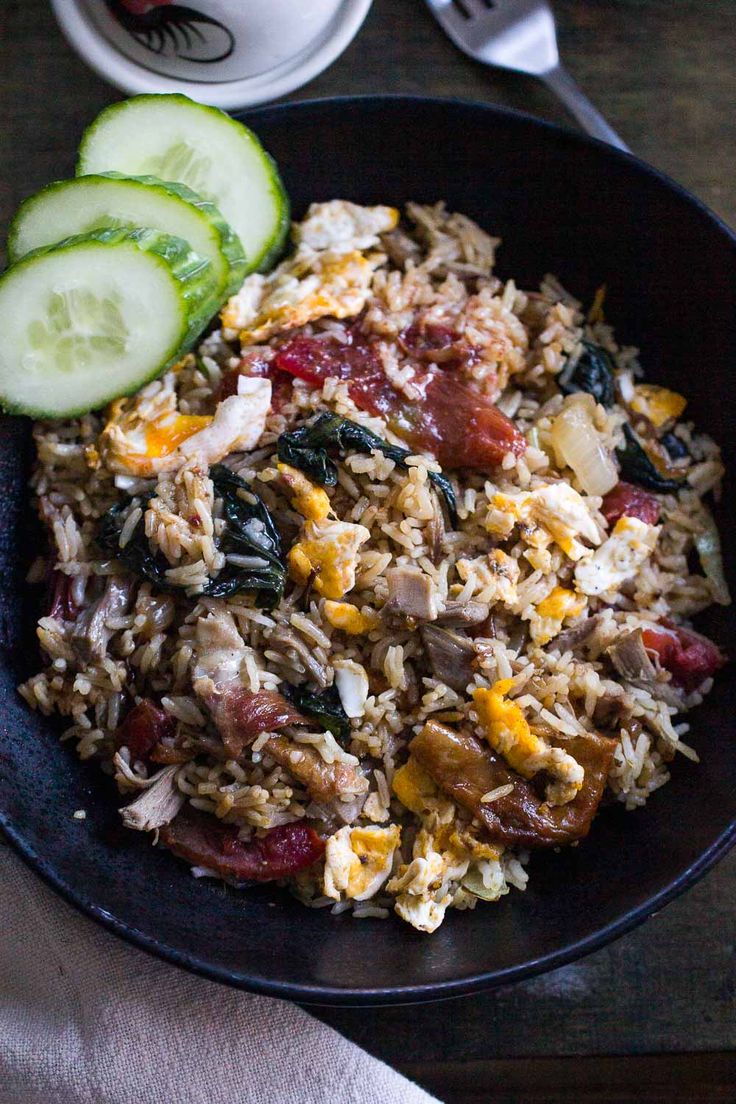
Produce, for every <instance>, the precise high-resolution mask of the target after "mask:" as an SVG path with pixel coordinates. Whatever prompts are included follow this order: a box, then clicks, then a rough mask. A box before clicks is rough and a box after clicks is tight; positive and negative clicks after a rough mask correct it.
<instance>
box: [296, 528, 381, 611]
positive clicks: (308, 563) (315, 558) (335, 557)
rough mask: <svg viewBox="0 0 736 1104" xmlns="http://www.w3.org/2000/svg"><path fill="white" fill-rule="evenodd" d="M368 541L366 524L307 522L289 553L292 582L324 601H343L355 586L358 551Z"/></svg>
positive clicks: (368, 534) (368, 535)
mask: <svg viewBox="0 0 736 1104" xmlns="http://www.w3.org/2000/svg"><path fill="white" fill-rule="evenodd" d="M369 538H370V533H369V532H368V530H367V529H366V527H365V525H355V524H354V523H353V522H349V521H331V520H329V519H327V518H325V519H324V520H322V521H307V522H306V523H305V525H304V529H303V531H302V537H301V540H299V541H298V542H297V543H296V544H295V545H294V546H293V548H292V549H291V551H290V552H289V557H288V558H289V570H290V572H291V577H292V579H294V580H295V582H297V583H300V584H301V585H302V586H305V585H306V584H307V583H308V582H309V580H310V579H311V578H312V576H313V575H314V576H315V579H314V586H315V589H316V590H317V592H318V593H319V594H321V595H323V597H325V598H332V599H337V598H342V597H343V595H345V594H347V592H348V591H349V590H352V589H353V587H354V586H355V572H356V570H357V566H358V551H359V549H360V547H361V545H363V544H365V542H366V541H367V540H368V539H369Z"/></svg>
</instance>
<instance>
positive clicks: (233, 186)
mask: <svg viewBox="0 0 736 1104" xmlns="http://www.w3.org/2000/svg"><path fill="white" fill-rule="evenodd" d="M110 170H115V171H116V172H122V173H125V174H126V175H127V174H130V175H134V176H144V175H151V176H157V177H159V179H161V180H174V181H178V182H179V183H181V184H187V185H188V186H189V187H190V188H193V189H194V191H195V192H198V193H199V194H200V195H202V196H204V197H205V198H206V199H209V200H210V201H211V202H212V203H214V204H216V205H217V207H219V209H220V211H222V213H223V215H224V216H225V218H226V219H227V221H228V222H229V223H230V225H231V226H232V228H233V230H234V231H235V233H236V234H237V235H238V237H239V238H240V240H241V242H242V243H243V248H244V249H245V253H246V256H247V258H248V265H249V271H254V270H255V269H259V270H265V269H266V268H268V267H269V266H270V265H271V264H272V262H273V260H274V259H275V257H276V256H277V255H278V253H279V251H280V250H281V248H282V246H283V243H284V239H285V237H286V234H287V231H288V229H289V202H288V199H287V197H286V192H285V191H284V188H283V185H282V183H281V180H280V179H279V174H278V171H277V169H276V165H275V164H274V162H273V161H272V160H271V158H270V157H269V156H268V154H267V153H266V151H265V150H264V149H263V147H262V146H261V144H260V142H259V141H258V139H257V138H256V136H255V134H253V133H252V132H251V131H250V130H248V128H247V127H244V126H243V125H242V123H238V122H236V120H235V119H231V118H230V116H229V115H226V114H225V113H224V112H223V111H219V110H218V109H217V108H215V107H205V106H204V105H203V104H198V103H195V102H194V100H190V99H189V98H188V97H187V96H182V95H180V94H179V93H173V94H171V95H155V94H152V95H142V96H133V97H132V98H131V99H129V100H123V101H122V102H121V103H114V104H111V105H110V106H109V107H106V108H105V110H104V111H103V112H101V114H100V115H98V117H97V119H96V120H95V122H94V123H92V125H91V126H90V127H88V129H87V130H86V131H85V133H84V135H83V137H82V144H81V146H80V148H79V161H78V163H77V176H86V175H88V174H89V173H102V172H109V171H110Z"/></svg>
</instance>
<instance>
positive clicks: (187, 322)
mask: <svg viewBox="0 0 736 1104" xmlns="http://www.w3.org/2000/svg"><path fill="white" fill-rule="evenodd" d="M215 287H216V284H215V276H214V273H213V271H212V265H211V264H210V263H209V261H206V260H205V259H204V258H203V257H200V256H198V254H196V253H194V252H193V251H192V250H191V249H190V247H189V243H188V242H185V241H183V240H182V239H181V238H174V237H172V236H171V235H170V234H162V233H159V232H158V231H156V230H126V229H117V230H97V231H94V232H93V233H91V234H83V235H81V236H79V237H76V238H69V239H67V241H64V242H60V243H59V244H58V245H55V246H50V247H47V248H43V249H36V250H35V251H34V252H33V253H29V254H28V256H26V257H24V258H23V260H22V261H19V262H18V264H16V265H14V266H13V267H12V268H10V269H8V271H7V272H6V273H5V274H4V275H3V276H2V277H0V404H1V405H2V406H3V407H4V408H5V409H6V410H7V411H9V412H10V413H13V414H31V415H32V416H33V417H36V418H68V417H72V416H74V415H77V414H84V413H86V412H87V411H88V410H94V409H95V408H96V407H99V406H102V405H103V404H104V403H106V402H109V401H110V399H114V398H117V397H118V396H120V395H128V394H130V393H131V392H133V391H136V390H137V389H138V388H139V387H140V386H141V385H142V384H144V383H146V382H147V381H148V380H150V379H153V377H154V376H157V375H159V373H160V372H162V371H164V370H165V369H166V368H168V367H169V366H170V365H171V364H173V363H174V362H175V361H176V360H177V359H178V358H179V357H180V356H181V354H182V353H183V352H184V351H186V350H187V349H188V348H190V347H191V345H192V344H193V343H194V341H196V339H197V337H198V336H199V334H200V333H201V332H202V330H203V329H204V327H205V326H206V325H207V321H208V319H209V317H210V314H211V310H212V302H213V295H214V292H215Z"/></svg>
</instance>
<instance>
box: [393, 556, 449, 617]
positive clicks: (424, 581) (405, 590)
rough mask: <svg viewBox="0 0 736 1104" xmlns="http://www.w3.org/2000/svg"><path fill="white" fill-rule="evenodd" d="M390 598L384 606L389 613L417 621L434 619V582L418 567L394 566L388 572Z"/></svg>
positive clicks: (435, 615)
mask: <svg viewBox="0 0 736 1104" xmlns="http://www.w3.org/2000/svg"><path fill="white" fill-rule="evenodd" d="M386 582H387V583H388V600H387V602H386V604H385V606H384V607H383V612H384V613H387V614H397V613H398V614H401V615H403V616H404V617H413V618H415V619H416V620H417V621H434V620H435V619H436V617H437V601H436V598H435V594H434V583H433V582H432V580H431V579H430V577H429V575H427V574H426V572H424V571H421V570H420V569H419V568H417V567H394V568H392V569H391V570H390V571H387V572H386Z"/></svg>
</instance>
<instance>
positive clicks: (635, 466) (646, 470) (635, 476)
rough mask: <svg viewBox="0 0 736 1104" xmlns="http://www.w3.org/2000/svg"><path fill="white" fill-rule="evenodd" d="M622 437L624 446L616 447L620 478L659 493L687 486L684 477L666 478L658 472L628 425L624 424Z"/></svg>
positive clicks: (670, 491) (674, 490)
mask: <svg viewBox="0 0 736 1104" xmlns="http://www.w3.org/2000/svg"><path fill="white" fill-rule="evenodd" d="M624 438H625V441H626V444H625V445H624V447H623V448H620V449H616V455H617V456H618V463H619V467H620V469H621V478H622V479H626V480H628V482H629V483H636V484H637V486H639V487H644V488H645V489H646V490H647V491H656V492H658V493H659V494H668V493H672V492H675V493H676V492H677V491H680V490H682V488H683V487H686V486H687V480H686V479H666V478H665V477H664V476H663V475H660V474H659V472H658V471H657V469H656V468H655V466H654V464H653V463H652V461H651V460H650V459H649V457H648V456H647V454H646V452H645V451H644V449H643V448H642V446H641V445H640V444H639V440H638V438H637V436H636V434H635V433H634V431H633V429H632V428H631V426H630V425H624Z"/></svg>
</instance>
